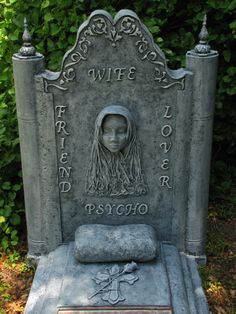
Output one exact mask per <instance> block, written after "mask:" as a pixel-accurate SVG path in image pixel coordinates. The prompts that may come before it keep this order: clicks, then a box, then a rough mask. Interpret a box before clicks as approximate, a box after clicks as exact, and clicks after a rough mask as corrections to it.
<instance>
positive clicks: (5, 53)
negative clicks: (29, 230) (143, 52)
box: [0, 0, 236, 249]
mask: <svg viewBox="0 0 236 314" xmlns="http://www.w3.org/2000/svg"><path fill="white" fill-rule="evenodd" d="M124 8H127V9H131V10H134V11H135V12H136V13H137V14H138V16H139V17H140V19H141V20H142V21H143V23H144V24H145V25H146V26H147V27H148V28H149V30H150V31H151V32H152V34H153V36H154V40H155V42H156V43H157V44H158V45H159V46H160V47H161V48H162V49H163V51H164V52H165V54H166V57H167V59H169V60H170V61H169V66H170V67H172V68H178V67H182V66H185V64H184V63H185V53H186V51H187V50H190V49H192V48H193V47H194V46H195V44H196V43H197V40H198V33H199V31H200V28H201V23H202V20H203V16H204V14H205V13H207V16H208V31H209V33H210V44H212V47H213V48H214V49H215V50H218V51H219V53H220V58H219V73H218V87H217V96H216V114H215V125H214V145H213V158H212V159H213V164H212V182H211V198H212V199H218V198H221V199H222V198H228V200H229V201H230V202H233V203H236V196H234V195H233V194H232V188H235V186H233V179H234V178H235V176H236V165H235V155H236V127H235V126H236V109H235V106H234V103H233V97H234V95H235V94H236V85H235V77H236V62H235V61H236V54H235V51H233V48H234V42H235V39H236V20H235V19H234V18H235V16H236V0H231V1H230V0H221V1H218V0H206V1H201V0H193V1H182V0H145V1H144V0H134V1H130V2H128V4H127V1H124V0H111V1H107V0H99V1H95V0H91V1H86V0H43V1H32V0H0V239H1V243H2V246H3V247H4V248H5V249H7V248H8V247H9V246H10V245H15V244H16V243H17V241H18V233H17V232H18V231H17V230H19V226H24V224H22V223H21V220H22V217H23V213H24V209H23V208H24V207H23V196H22V195H23V192H22V178H21V166H20V153H19V140H18V130H17V120H16V107H15V97H14V88H13V77H12V62H11V57H12V55H13V53H15V52H17V51H18V50H19V48H20V46H21V36H22V31H23V30H22V25H23V18H24V16H26V17H27V18H28V21H29V24H30V29H31V33H32V34H33V38H34V45H35V46H36V48H37V51H38V52H41V53H43V54H44V56H45V58H46V62H47V68H49V69H50V70H53V71H55V70H59V69H60V64H61V61H62V57H63V55H64V53H65V52H66V51H67V50H68V48H70V47H71V46H72V45H73V44H74V41H75V37H76V32H77V29H78V27H79V26H80V25H81V23H82V22H83V21H84V20H86V19H87V17H88V16H89V14H90V13H91V12H92V11H93V10H95V9H105V10H107V11H109V12H110V13H111V14H115V13H116V12H117V11H118V10H120V9H124Z"/></svg>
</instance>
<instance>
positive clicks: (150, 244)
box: [75, 224, 158, 263]
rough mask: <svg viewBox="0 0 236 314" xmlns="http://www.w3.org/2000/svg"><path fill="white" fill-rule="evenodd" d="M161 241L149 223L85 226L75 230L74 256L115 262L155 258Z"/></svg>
mask: <svg viewBox="0 0 236 314" xmlns="http://www.w3.org/2000/svg"><path fill="white" fill-rule="evenodd" d="M157 247H158V243H157V240H156V234H155V230H154V229H153V228H152V227H151V226H148V225H144V224H137V225H122V226H108V225H95V224H93V225H83V226H80V227H79V228H78V229H77V230H76V232H75V257H76V258H77V259H78V261H80V262H88V263H91V262H94V263H96V262H116V261H139V262H145V261H150V260H152V259H154V258H155V257H156V255H157Z"/></svg>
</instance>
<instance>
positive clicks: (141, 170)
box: [13, 10, 217, 256]
mask: <svg viewBox="0 0 236 314" xmlns="http://www.w3.org/2000/svg"><path fill="white" fill-rule="evenodd" d="M25 40H26V42H25V43H24V46H23V48H22V50H21V51H20V53H18V54H15V55H14V57H13V63H14V73H15V82H16V95H17V108H18V119H19V130H20V138H21V149H22V167H23V178H24V186H25V202H26V211H27V212H26V214H27V224H28V238H29V254H31V255H34V256H35V255H38V254H42V253H44V252H49V251H51V250H53V249H54V248H55V247H56V246H57V245H58V244H60V243H62V242H68V241H71V240H73V239H74V232H75V230H76V228H77V227H78V226H80V225H83V224H109V225H123V224H142V223H144V224H148V225H151V226H153V227H154V229H155V230H156V233H157V237H158V240H160V241H166V242H170V243H173V244H174V245H176V246H177V247H178V249H179V250H182V251H188V252H189V253H191V254H195V255H199V256H200V255H203V254H204V239H205V220H206V219H205V218H206V213H207V200H208V192H207V191H208V181H209V161H210V147H211V130H212V118H213V117H212V112H213V108H214V106H213V105H214V88H215V75H216V65H217V53H216V52H215V51H212V50H210V51H208V50H209V49H208V50H207V51H203V50H204V49H203V50H201V51H200V52H199V51H198V50H199V49H200V48H201V47H203V46H204V44H201V45H200V46H201V47H200V46H199V47H200V48H198V50H196V51H190V52H188V54H187V69H179V70H170V69H169V68H168V67H167V63H166V59H165V56H164V54H163V52H162V51H161V50H160V48H159V47H158V46H157V45H155V44H154V42H153V38H152V36H151V34H150V33H149V31H148V30H147V28H146V27H145V26H144V25H143V24H142V23H141V22H140V20H139V18H138V17H137V16H136V14H135V13H133V12H131V11H129V10H122V11H120V12H119V13H118V14H117V15H116V17H115V18H114V20H113V19H112V17H111V16H110V15H109V14H108V13H107V12H105V11H99V10H98V11H95V12H93V13H92V14H91V16H90V17H89V19H88V21H86V22H85V23H83V24H82V25H81V27H80V29H79V30H78V34H77V39H76V42H75V45H74V47H73V48H72V49H70V50H69V51H68V52H67V53H66V54H65V56H64V59H63V62H62V69H61V71H60V72H57V73H53V72H50V71H46V70H44V66H43V56H42V55H39V54H37V53H35V52H34V50H33V49H32V47H31V46H30V44H29V43H28V42H27V40H28V37H27V36H26V39H25ZM28 41H29V40H28ZM207 47H209V46H207ZM109 116H110V118H108V117H109ZM108 119H112V125H113V126H114V123H115V124H116V123H117V121H115V120H117V119H120V120H121V121H123V124H124V128H125V130H123V133H125V134H124V141H123V143H122V142H121V144H122V145H121V146H119V145H120V144H118V146H117V143H115V144H114V143H113V144H112V145H113V148H112V147H111V146H110V147H108V146H106V143H105V142H104V138H103V132H104V130H103V128H104V126H105V124H106V123H108V125H109V121H108ZM114 119H115V120H114ZM122 119H123V120H122ZM114 121H115V122H114ZM110 123H111V121H110ZM117 130H118V129H115V131H117ZM113 131H114V128H113V130H112V132H113ZM101 135H102V136H101ZM107 136H110V134H109V131H108V135H107ZM119 136H121V135H119ZM126 136H127V138H126ZM115 146H117V147H118V149H117V148H116V147H115Z"/></svg>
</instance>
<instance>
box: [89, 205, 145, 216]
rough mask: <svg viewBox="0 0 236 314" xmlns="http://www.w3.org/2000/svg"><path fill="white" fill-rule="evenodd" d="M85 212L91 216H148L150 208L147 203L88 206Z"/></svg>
mask: <svg viewBox="0 0 236 314" xmlns="http://www.w3.org/2000/svg"><path fill="white" fill-rule="evenodd" d="M85 210H86V211H87V213H88V214H89V215H92V214H97V215H117V216H129V215H147V214H148V211H149V207H148V205H147V204H145V203H136V204H131V203H130V204H86V205H85Z"/></svg>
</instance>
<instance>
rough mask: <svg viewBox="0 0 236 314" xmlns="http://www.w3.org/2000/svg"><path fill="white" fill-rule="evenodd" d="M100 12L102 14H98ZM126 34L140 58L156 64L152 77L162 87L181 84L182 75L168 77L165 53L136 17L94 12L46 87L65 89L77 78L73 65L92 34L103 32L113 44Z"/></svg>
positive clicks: (80, 59)
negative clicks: (110, 16) (95, 13)
mask: <svg viewBox="0 0 236 314" xmlns="http://www.w3.org/2000/svg"><path fill="white" fill-rule="evenodd" d="M100 15H101V14H100ZM124 35H125V36H132V37H133V38H135V39H136V41H135V47H136V48H137V52H138V55H139V56H140V59H141V60H142V61H147V62H150V63H152V64H154V65H155V69H154V80H155V81H156V82H157V83H158V84H159V83H161V84H160V87H161V88H169V87H171V86H173V85H175V84H180V85H181V88H182V89H183V88H184V78H182V77H181V78H179V79H176V78H171V77H170V75H169V74H168V70H167V66H166V62H165V57H164V55H163V54H162V52H161V51H158V47H155V45H153V44H152V41H151V37H150V35H148V33H147V32H146V31H144V30H143V29H142V25H140V22H139V20H138V19H136V18H135V17H131V16H123V17H121V18H120V19H118V20H117V22H115V23H114V22H113V23H112V22H111V21H110V20H109V19H108V18H107V17H106V16H104V17H103V16H97V15H95V16H93V17H92V18H91V19H90V20H89V23H88V24H87V25H86V26H85V27H84V28H83V29H82V30H81V31H80V34H79V36H78V42H77V44H76V45H75V48H73V50H71V51H70V52H69V53H68V54H67V55H66V57H65V59H64V61H63V68H64V69H63V70H62V72H61V74H60V76H59V79H56V80H47V79H45V90H46V91H48V87H50V86H53V87H56V88H58V89H60V90H63V91H65V90H67V89H68V84H69V83H71V82H72V81H74V80H75V79H76V71H75V68H74V66H75V65H78V64H80V63H81V62H84V61H86V60H87V53H88V51H89V48H90V47H91V46H92V45H93V39H92V38H93V37H97V36H105V38H107V39H108V40H109V41H110V43H111V45H112V47H114V48H115V47H116V46H117V43H118V42H119V41H121V40H122V39H123V38H124Z"/></svg>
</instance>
